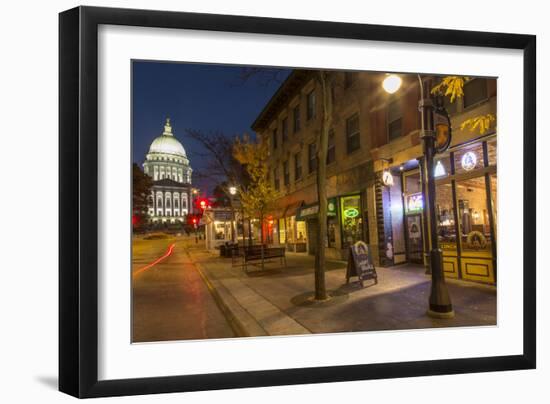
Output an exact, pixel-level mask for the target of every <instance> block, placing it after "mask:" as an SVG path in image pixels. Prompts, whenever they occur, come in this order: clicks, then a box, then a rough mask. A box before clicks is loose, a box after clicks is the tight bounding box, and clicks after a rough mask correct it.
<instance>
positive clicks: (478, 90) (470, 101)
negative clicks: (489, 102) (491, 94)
mask: <svg viewBox="0 0 550 404" xmlns="http://www.w3.org/2000/svg"><path fill="white" fill-rule="evenodd" d="M463 99H464V108H468V107H471V106H472V105H475V104H477V103H479V102H481V101H485V100H486V99H487V80H485V79H474V80H470V81H468V82H467V83H465V84H464V96H463Z"/></svg>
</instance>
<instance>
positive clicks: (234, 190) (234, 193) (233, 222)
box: [229, 185, 237, 243]
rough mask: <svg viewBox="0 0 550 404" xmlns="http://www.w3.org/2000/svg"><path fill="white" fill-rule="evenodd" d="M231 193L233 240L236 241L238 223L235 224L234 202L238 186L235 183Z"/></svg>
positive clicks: (230, 190) (230, 188)
mask: <svg viewBox="0 0 550 404" xmlns="http://www.w3.org/2000/svg"><path fill="white" fill-rule="evenodd" d="M229 194H230V195H231V196H230V198H231V242H232V243H235V239H236V237H235V233H236V229H235V226H236V224H235V207H234V206H233V202H234V198H235V195H237V187H236V186H234V185H231V186H230V187H229Z"/></svg>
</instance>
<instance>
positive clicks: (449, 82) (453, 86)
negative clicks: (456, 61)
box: [431, 76, 496, 135]
mask: <svg viewBox="0 0 550 404" xmlns="http://www.w3.org/2000/svg"><path fill="white" fill-rule="evenodd" d="M469 80H470V78H469V77H461V76H445V77H443V78H442V79H441V81H440V82H439V83H438V84H436V85H435V86H434V87H433V88H432V90H431V93H432V94H443V95H444V96H445V97H449V98H450V101H451V102H454V101H455V99H457V98H462V97H463V96H464V83H466V82H468V81H469ZM493 122H496V116H495V115H494V114H485V115H479V116H475V117H473V118H469V119H466V120H465V121H463V122H462V123H461V124H460V129H461V130H464V129H465V128H468V129H469V130H470V132H473V131H474V130H476V129H478V130H479V133H480V134H482V135H483V134H484V133H486V132H487V131H488V130H489V129H490V128H491V126H492V125H493Z"/></svg>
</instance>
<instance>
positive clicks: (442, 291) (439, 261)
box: [427, 248, 455, 318]
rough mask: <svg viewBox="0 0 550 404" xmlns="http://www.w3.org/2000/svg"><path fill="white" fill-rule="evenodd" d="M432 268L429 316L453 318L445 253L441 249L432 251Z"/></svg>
mask: <svg viewBox="0 0 550 404" xmlns="http://www.w3.org/2000/svg"><path fill="white" fill-rule="evenodd" d="M430 266H431V269H432V290H431V294H430V300H429V303H430V306H429V309H428V312H427V314H428V316H430V317H434V318H453V317H454V315H455V314H454V311H453V305H452V303H451V298H450V296H449V291H448V290H447V285H446V284H445V274H444V272H443V253H442V251H441V250H440V249H439V248H436V249H433V250H432V251H430Z"/></svg>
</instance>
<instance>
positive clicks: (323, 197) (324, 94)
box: [315, 70, 332, 300]
mask: <svg viewBox="0 0 550 404" xmlns="http://www.w3.org/2000/svg"><path fill="white" fill-rule="evenodd" d="M318 74H319V82H320V84H321V99H322V115H321V118H322V124H321V134H320V138H319V143H318V147H317V201H318V203H319V211H318V214H317V220H318V226H319V227H318V230H319V231H318V233H317V254H316V255H315V299H316V300H325V299H326V298H327V290H326V284H325V248H326V247H325V240H326V238H327V191H326V183H327V150H328V135H329V131H330V127H331V125H332V97H331V91H330V85H329V82H328V77H327V76H328V73H327V72H326V71H323V70H321V71H319V73H318Z"/></svg>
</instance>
